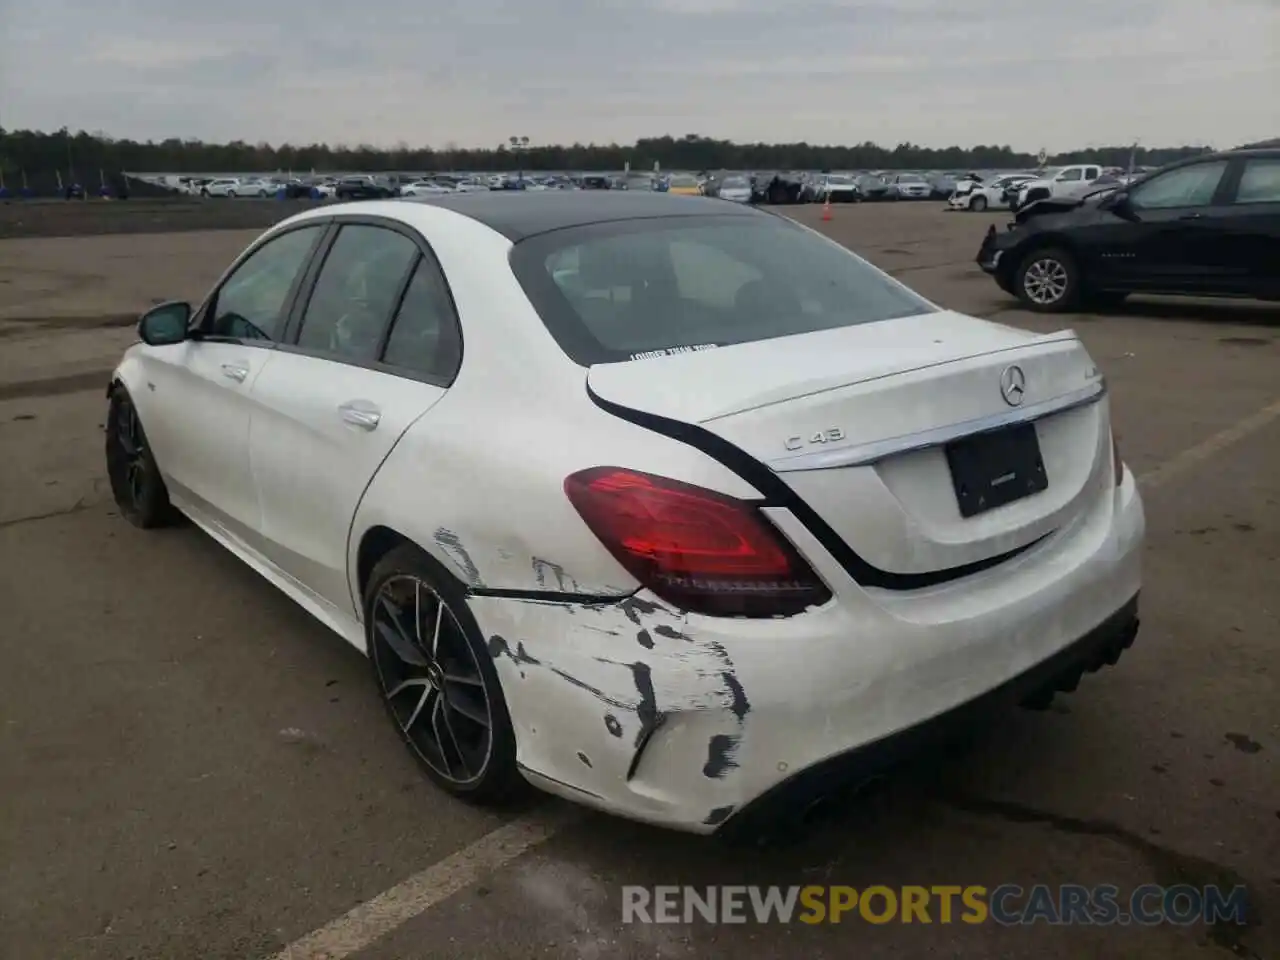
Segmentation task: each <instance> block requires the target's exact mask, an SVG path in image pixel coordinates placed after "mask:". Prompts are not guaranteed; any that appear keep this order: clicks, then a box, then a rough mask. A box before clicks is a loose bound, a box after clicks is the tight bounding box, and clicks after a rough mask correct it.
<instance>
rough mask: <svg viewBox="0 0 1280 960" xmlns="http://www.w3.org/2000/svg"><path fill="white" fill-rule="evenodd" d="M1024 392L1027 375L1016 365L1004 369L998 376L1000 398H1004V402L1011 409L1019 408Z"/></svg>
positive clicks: (1025, 390)
mask: <svg viewBox="0 0 1280 960" xmlns="http://www.w3.org/2000/svg"><path fill="white" fill-rule="evenodd" d="M1026 392H1027V375H1026V374H1025V373H1023V372H1022V368H1021V367H1020V366H1018V365H1017V364H1014V365H1013V366H1009V367H1005V368H1004V372H1003V373H1002V374H1000V396H1002V397H1004V402H1005V403H1007V404H1008V405H1009V406H1011V407H1017V406H1020V405H1021V404H1022V398H1023V397H1024V396H1025V395H1026Z"/></svg>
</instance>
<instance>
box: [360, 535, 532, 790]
mask: <svg viewBox="0 0 1280 960" xmlns="http://www.w3.org/2000/svg"><path fill="white" fill-rule="evenodd" d="M438 611H439V612H438ZM364 614H365V642H366V643H367V645H368V651H369V663H370V666H371V668H372V671H373V679H374V683H375V684H376V686H377V688H378V691H379V693H380V694H381V698H382V703H383V706H384V708H385V709H386V711H387V715H388V716H389V717H390V718H391V721H392V723H394V724H395V726H396V729H397V730H399V732H400V738H401V740H402V741H403V742H404V743H405V745H406V746H407V747H408V748H409V750H410V752H411V753H412V754H413V755H414V758H415V759H416V760H417V761H418V764H419V766H421V767H422V769H423V771H424V772H425V773H426V775H427V776H428V777H429V778H430V779H431V781H432V782H433V783H434V784H436V786H438V787H440V789H442V790H444V791H445V792H446V793H449V794H451V795H453V796H455V797H457V798H459V799H461V800H465V801H467V802H469V803H474V804H484V805H488V804H496V803H502V802H505V801H507V800H510V799H513V798H514V797H516V796H517V795H519V794H520V793H522V792H524V789H525V788H526V787H527V783H526V782H525V780H524V778H523V777H522V776H521V775H520V771H519V768H518V767H517V765H516V740H515V731H514V728H513V727H512V724H511V716H510V714H509V713H508V712H507V704H506V699H505V698H504V697H503V695H502V685H501V683H500V682H499V681H498V674H497V671H496V670H495V669H494V666H493V660H492V658H491V657H490V655H489V651H488V647H487V646H486V644H485V641H484V637H483V635H482V634H481V633H480V627H479V625H478V624H477V623H476V620H475V617H474V616H473V615H472V613H471V611H470V609H468V607H467V602H466V595H465V593H464V591H463V590H462V588H461V587H460V586H459V585H458V583H457V581H456V580H455V579H454V578H453V577H451V576H450V575H449V574H448V573H447V572H446V571H445V570H444V569H443V568H441V567H440V565H439V564H437V563H436V562H435V561H434V560H433V559H432V558H431V557H430V556H428V555H427V554H425V553H424V552H423V551H422V550H420V549H419V548H418V547H416V546H415V545H413V544H404V545H402V546H399V547H396V548H395V549H394V550H392V551H391V552H390V553H388V554H387V555H386V556H385V557H383V558H382V560H380V561H379V562H378V563H377V565H376V566H375V567H374V568H373V571H372V573H370V575H369V582H368V584H367V585H366V587H365V593H364ZM437 625H438V629H437ZM397 626H399V628H400V629H399V630H397Z"/></svg>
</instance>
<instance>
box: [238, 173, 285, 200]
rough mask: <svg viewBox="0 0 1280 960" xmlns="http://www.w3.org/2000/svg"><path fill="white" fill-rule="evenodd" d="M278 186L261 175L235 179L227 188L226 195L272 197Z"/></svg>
mask: <svg viewBox="0 0 1280 960" xmlns="http://www.w3.org/2000/svg"><path fill="white" fill-rule="evenodd" d="M279 189H280V188H279V187H278V186H276V184H275V183H273V182H272V181H270V180H266V179H264V178H261V177H250V178H246V179H244V180H237V181H236V182H235V183H234V184H233V185H232V186H231V187H230V189H229V191H228V194H227V195H228V196H232V197H258V198H260V199H265V198H266V197H274V196H275V195H276V191H278V190H279Z"/></svg>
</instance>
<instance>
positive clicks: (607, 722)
mask: <svg viewBox="0 0 1280 960" xmlns="http://www.w3.org/2000/svg"><path fill="white" fill-rule="evenodd" d="M604 728H605V729H606V730H608V731H609V735H610V736H613V737H621V736H622V724H621V723H619V722H618V718H617V717H615V716H614V715H613V714H612V713H606V714H605V715H604Z"/></svg>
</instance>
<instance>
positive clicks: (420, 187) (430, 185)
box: [400, 180, 458, 197]
mask: <svg viewBox="0 0 1280 960" xmlns="http://www.w3.org/2000/svg"><path fill="white" fill-rule="evenodd" d="M457 192H458V189H457V187H454V186H451V185H446V184H443V183H439V182H437V181H435V180H414V181H413V182H412V183H406V184H405V185H404V186H403V187H401V188H400V196H402V197H420V196H427V195H438V194H442V193H457Z"/></svg>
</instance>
